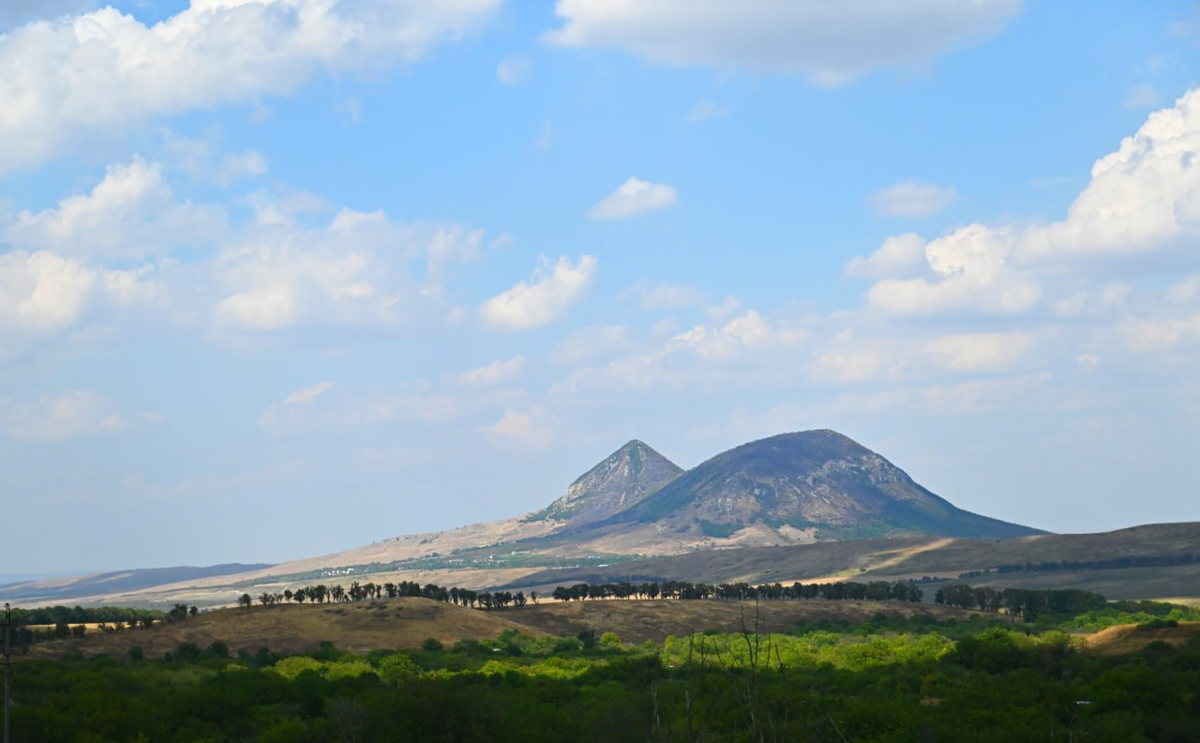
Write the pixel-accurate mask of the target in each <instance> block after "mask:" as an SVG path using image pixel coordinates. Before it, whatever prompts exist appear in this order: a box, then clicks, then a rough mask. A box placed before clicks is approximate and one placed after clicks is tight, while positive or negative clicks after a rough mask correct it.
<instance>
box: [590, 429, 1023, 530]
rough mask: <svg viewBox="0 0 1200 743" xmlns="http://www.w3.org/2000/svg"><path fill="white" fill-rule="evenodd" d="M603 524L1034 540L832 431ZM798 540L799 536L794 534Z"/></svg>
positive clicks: (739, 451)
mask: <svg viewBox="0 0 1200 743" xmlns="http://www.w3.org/2000/svg"><path fill="white" fill-rule="evenodd" d="M601 523H605V524H614V525H615V524H629V523H655V524H659V525H660V526H667V527H673V528H676V529H685V528H698V529H699V530H700V531H702V532H703V533H704V534H706V535H708V536H710V537H729V536H732V535H733V534H735V533H737V532H738V531H740V530H741V529H743V528H745V527H747V526H749V525H751V524H754V523H760V524H763V525H765V526H767V527H769V528H771V529H773V530H776V531H780V532H785V533H786V532H791V533H792V537H793V538H792V539H791V540H789V541H798V540H796V539H795V537H796V536H799V535H806V536H808V537H810V539H808V540H807V541H827V540H845V539H871V538H880V537H892V536H911V535H936V536H951V537H986V538H995V539H1006V538H1009V537H1018V536H1026V535H1031V534H1041V533H1044V532H1041V531H1040V530H1038V529H1032V528H1029V527H1027V526H1021V525H1018V524H1010V523H1008V522H1005V521H999V520H997V519H993V518H989V517H987V516H980V515H978V514H975V513H971V512H969V511H964V510H962V509H960V508H957V507H955V506H954V505H952V504H950V503H949V502H947V501H945V500H944V499H942V498H939V497H938V496H936V495H934V494H933V493H931V492H930V491H928V490H926V489H925V488H923V487H921V486H920V485H918V484H917V483H916V482H914V481H913V479H912V478H911V477H909V476H908V474H907V473H905V472H904V470H901V469H900V468H899V467H897V466H895V465H894V464H892V463H891V462H889V461H888V460H886V459H884V458H883V457H881V456H880V455H878V454H876V453H875V452H873V451H871V450H870V449H867V448H866V447H864V446H862V445H861V444H859V443H857V442H856V441H853V440H852V439H850V438H848V437H847V436H844V435H842V434H840V433H837V432H836V431H828V430H823V431H803V432H800V433H785V434H781V435H778V436H772V437H771V438H767V439H762V440H760V441H754V442H751V443H749V444H743V445H742V446H739V447H737V448H735V449H730V450H729V451H726V452H723V453H721V454H718V455H717V456H715V457H713V458H712V459H709V460H708V461H706V462H704V463H702V464H700V465H698V466H697V467H695V468H693V469H691V470H688V471H687V472H686V473H684V474H682V475H680V476H679V477H677V478H675V479H673V480H671V481H670V482H669V483H667V484H666V485H664V486H663V487H662V488H660V489H659V490H658V491H656V492H655V493H653V494H652V495H650V496H648V497H645V498H642V499H641V500H640V501H639V502H637V503H635V504H633V505H631V506H630V507H628V508H625V509H624V510H622V511H619V512H617V513H615V514H614V515H613V516H611V517H609V519H607V520H606V522H601ZM797 533H799V534H797Z"/></svg>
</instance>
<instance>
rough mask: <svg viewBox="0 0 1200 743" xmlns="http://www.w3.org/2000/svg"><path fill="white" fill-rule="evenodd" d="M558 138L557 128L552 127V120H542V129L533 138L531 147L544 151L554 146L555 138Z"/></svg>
mask: <svg viewBox="0 0 1200 743" xmlns="http://www.w3.org/2000/svg"><path fill="white" fill-rule="evenodd" d="M557 139H558V130H557V129H555V128H554V122H552V121H544V122H542V130H541V131H540V132H538V135H537V139H535V140H533V149H535V150H541V151H542V152H545V151H547V150H550V149H552V148H553V147H554V142H555V140H557Z"/></svg>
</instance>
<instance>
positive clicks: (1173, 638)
mask: <svg viewBox="0 0 1200 743" xmlns="http://www.w3.org/2000/svg"><path fill="white" fill-rule="evenodd" d="M1194 637H1200V622H1180V623H1179V626H1177V627H1139V626H1138V625H1136V624H1121V625H1118V626H1116V627H1109V628H1108V629H1105V630H1101V631H1099V632H1097V633H1096V634H1094V635H1089V636H1088V637H1086V638H1085V639H1084V640H1083V647H1084V648H1085V649H1086V650H1088V651H1090V652H1092V653H1095V654H1096V655H1107V656H1113V655H1125V654H1127V653H1136V652H1137V651H1139V650H1141V649H1142V648H1144V647H1146V645H1148V644H1149V643H1152V642H1155V641H1160V642H1165V643H1168V644H1171V645H1182V644H1184V643H1186V642H1187V641H1188V640H1191V639H1192V638H1194Z"/></svg>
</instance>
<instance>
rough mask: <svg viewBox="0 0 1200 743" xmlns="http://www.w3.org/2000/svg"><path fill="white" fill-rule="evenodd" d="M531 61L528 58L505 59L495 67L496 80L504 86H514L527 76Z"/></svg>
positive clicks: (531, 65) (531, 64) (531, 67)
mask: <svg viewBox="0 0 1200 743" xmlns="http://www.w3.org/2000/svg"><path fill="white" fill-rule="evenodd" d="M531 69H533V61H532V60H530V59H529V58H528V57H505V58H504V59H502V60H500V62H499V63H498V64H497V65H496V79H497V80H499V81H500V82H501V83H504V84H505V85H516V84H517V83H519V82H521V81H523V80H524V79H525V78H526V77H528V76H529V71H530V70H531Z"/></svg>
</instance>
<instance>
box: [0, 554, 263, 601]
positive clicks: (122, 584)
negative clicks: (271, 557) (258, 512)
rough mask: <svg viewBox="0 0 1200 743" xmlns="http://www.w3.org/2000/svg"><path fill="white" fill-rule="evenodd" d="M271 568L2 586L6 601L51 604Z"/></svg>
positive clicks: (140, 573) (213, 568) (162, 571)
mask: <svg viewBox="0 0 1200 743" xmlns="http://www.w3.org/2000/svg"><path fill="white" fill-rule="evenodd" d="M269 567H271V566H270V565H269V564H266V563H259V564H254V565H242V564H239V563H229V564H225V565H210V566H209V567H200V568H197V567H191V566H187V567H175V568H145V569H140V570H122V571H118V572H112V573H94V574H92V575H84V576H78V577H71V578H55V579H50V580H37V581H26V582H24V583H15V584H12V585H7V586H3V594H4V598H5V599H8V600H10V601H19V600H22V599H31V598H36V599H37V600H38V601H41V602H45V603H53V602H55V601H60V600H61V601H66V600H68V599H72V598H77V597H80V596H94V595H97V594H110V593H121V592H126V591H137V590H141V589H145V588H151V587H154V586H161V585H164V584H168V583H178V582H181V581H193V580H200V579H204V578H213V577H218V576H228V575H237V574H239V573H245V572H248V571H252V570H262V569H265V568H269Z"/></svg>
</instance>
